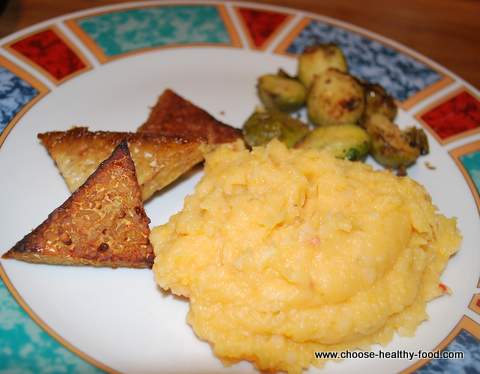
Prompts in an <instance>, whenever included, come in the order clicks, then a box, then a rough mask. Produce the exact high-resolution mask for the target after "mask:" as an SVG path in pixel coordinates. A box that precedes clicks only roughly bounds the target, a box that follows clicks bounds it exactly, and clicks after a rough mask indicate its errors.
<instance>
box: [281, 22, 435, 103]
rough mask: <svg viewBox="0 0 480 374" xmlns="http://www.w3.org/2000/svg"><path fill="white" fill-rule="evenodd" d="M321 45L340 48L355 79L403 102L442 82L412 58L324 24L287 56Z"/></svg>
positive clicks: (306, 33)
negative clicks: (381, 87) (376, 85)
mask: <svg viewBox="0 0 480 374" xmlns="http://www.w3.org/2000/svg"><path fill="white" fill-rule="evenodd" d="M318 43H335V44H337V45H339V46H340V47H341V48H342V50H343V52H344V54H345V56H346V58H347V61H348V66H349V68H350V72H351V73H352V74H353V75H355V76H357V77H359V78H361V79H363V80H367V81H370V82H374V83H379V84H381V85H382V86H383V87H385V89H386V90H387V92H388V93H389V94H390V95H392V96H393V97H394V98H396V99H398V100H401V101H404V100H407V99H408V98H410V97H411V96H413V95H415V94H416V93H418V92H419V91H421V90H423V89H424V88H426V87H427V86H430V85H431V84H433V83H435V82H437V81H439V80H440V79H441V76H440V74H438V73H437V72H436V71H434V70H432V69H431V68H429V67H428V66H426V65H425V64H423V63H421V62H419V61H417V60H415V59H414V58H412V57H410V56H407V55H405V54H402V53H400V52H398V51H396V50H395V49H393V48H391V47H387V46H385V45H383V44H381V43H379V42H377V41H375V40H372V39H368V38H366V37H364V36H361V35H359V34H356V33H354V32H351V31H347V30H345V29H342V28H339V27H334V26H332V25H329V24H327V23H324V22H320V21H311V22H310V23H309V24H308V25H307V27H305V28H304V29H303V30H302V31H301V32H300V34H299V35H298V36H297V37H296V38H295V40H294V41H293V42H292V44H290V46H289V47H288V48H287V52H289V53H295V54H297V53H301V52H302V51H303V50H304V49H305V47H308V46H310V45H314V44H318Z"/></svg>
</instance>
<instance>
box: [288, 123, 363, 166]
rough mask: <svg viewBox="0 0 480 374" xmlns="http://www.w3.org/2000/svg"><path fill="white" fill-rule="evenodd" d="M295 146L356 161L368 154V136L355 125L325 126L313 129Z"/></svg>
mask: <svg viewBox="0 0 480 374" xmlns="http://www.w3.org/2000/svg"><path fill="white" fill-rule="evenodd" d="M295 148H307V149H310V148H313V149H318V150H325V151H327V152H329V153H330V154H331V155H333V156H334V157H337V158H344V159H347V160H350V161H356V160H361V159H363V158H365V156H366V155H367V154H368V151H369V149H370V136H369V135H368V134H367V132H366V131H365V130H364V129H362V128H361V127H358V126H356V125H341V126H325V127H319V128H318V129H315V130H313V131H312V132H311V133H310V134H308V135H307V136H306V137H305V138H304V139H302V140H301V141H300V142H299V143H298V144H297V145H296V146H295Z"/></svg>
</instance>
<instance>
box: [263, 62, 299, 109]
mask: <svg viewBox="0 0 480 374" xmlns="http://www.w3.org/2000/svg"><path fill="white" fill-rule="evenodd" d="M257 89H258V96H259V98H260V100H261V101H262V103H263V105H265V108H267V109H275V110H280V111H282V112H293V111H296V110H298V109H300V108H301V107H302V106H303V105H304V104H305V99H306V97H307V90H306V89H305V87H304V86H303V84H302V83H300V82H299V81H298V80H296V79H295V78H292V77H290V76H288V75H287V74H285V73H284V72H282V71H280V72H279V73H278V74H265V75H262V76H261V77H260V78H258V84H257Z"/></svg>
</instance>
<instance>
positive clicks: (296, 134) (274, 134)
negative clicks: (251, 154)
mask: <svg viewBox="0 0 480 374" xmlns="http://www.w3.org/2000/svg"><path fill="white" fill-rule="evenodd" d="M308 132H309V130H308V127H307V125H306V124H304V123H303V122H302V121H300V120H298V119H295V118H293V117H290V116H289V115H288V114H286V113H282V112H279V111H277V110H267V111H256V112H254V113H252V115H251V116H250V117H248V119H247V121H246V122H245V124H244V125H243V138H244V140H245V142H246V143H247V144H248V145H249V146H251V147H253V146H258V145H263V144H267V143H268V142H269V141H270V140H272V139H274V138H276V139H279V140H280V141H282V142H283V143H284V144H285V145H286V146H287V147H293V146H294V145H295V144H296V143H297V142H298V141H299V140H300V139H302V138H303V137H304V136H305V135H306V134H308Z"/></svg>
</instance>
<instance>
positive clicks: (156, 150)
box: [38, 127, 203, 200]
mask: <svg viewBox="0 0 480 374" xmlns="http://www.w3.org/2000/svg"><path fill="white" fill-rule="evenodd" d="M38 137H39V138H40V140H41V141H42V143H43V145H44V146H45V147H46V148H47V150H48V152H49V154H50V156H51V157H52V158H53V159H54V160H55V163H56V165H57V167H58V169H59V170H60V172H61V174H62V176H63V177H64V178H65V181H66V183H67V185H68V188H69V189H70V191H71V192H73V191H75V190H76V189H77V188H78V187H79V186H80V185H82V183H83V182H84V181H85V180H86V179H87V178H88V176H89V175H90V174H92V173H93V171H94V170H95V169H96V167H97V166H98V165H99V164H100V162H102V161H103V160H105V159H106V158H107V157H108V156H109V155H110V154H111V153H112V150H113V149H114V148H115V146H117V145H118V144H119V143H120V141H121V140H122V139H125V140H127V141H128V146H129V148H130V151H131V154H132V159H133V162H134V163H135V167H136V172H137V177H138V183H139V185H140V189H141V191H142V198H143V200H147V199H148V198H149V197H151V196H152V195H153V193H155V192H156V191H158V190H160V189H162V188H163V187H165V186H166V185H168V184H170V183H171V182H173V181H174V180H175V179H177V178H178V177H180V176H181V175H182V174H184V173H186V172H187V171H188V170H190V169H191V168H192V167H193V166H194V165H196V164H198V163H199V162H201V161H202V160H203V153H202V150H201V145H202V144H203V143H202V141H200V140H196V139H186V138H180V137H171V136H162V135H154V134H142V133H125V132H110V131H96V132H92V131H89V130H88V129H87V128H85V127H75V128H73V129H71V130H68V131H53V132H47V133H44V134H39V135H38Z"/></svg>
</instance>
